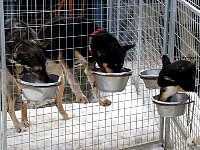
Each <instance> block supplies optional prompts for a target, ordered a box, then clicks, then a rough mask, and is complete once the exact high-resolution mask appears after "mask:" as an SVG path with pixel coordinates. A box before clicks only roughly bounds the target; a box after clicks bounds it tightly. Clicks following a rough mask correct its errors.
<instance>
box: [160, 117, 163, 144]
mask: <svg viewBox="0 0 200 150" xmlns="http://www.w3.org/2000/svg"><path fill="white" fill-rule="evenodd" d="M163 132H164V117H160V134H159V141H160V142H161V143H162V144H164V143H163V142H164V139H163Z"/></svg>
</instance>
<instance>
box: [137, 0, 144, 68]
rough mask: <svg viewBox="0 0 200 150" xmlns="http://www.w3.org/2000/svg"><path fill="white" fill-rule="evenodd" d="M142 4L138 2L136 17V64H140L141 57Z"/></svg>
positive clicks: (140, 1) (140, 0) (141, 0)
mask: <svg viewBox="0 0 200 150" xmlns="http://www.w3.org/2000/svg"><path fill="white" fill-rule="evenodd" d="M142 3H143V0H139V2H138V4H139V15H138V45H137V49H138V50H137V60H138V61H137V62H140V57H141V49H142V48H141V44H142ZM138 68H140V63H138Z"/></svg>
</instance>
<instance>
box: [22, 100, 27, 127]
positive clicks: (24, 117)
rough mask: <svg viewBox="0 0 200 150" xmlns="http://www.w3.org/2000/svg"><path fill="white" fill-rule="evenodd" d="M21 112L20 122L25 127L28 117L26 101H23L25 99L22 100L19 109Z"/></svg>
mask: <svg viewBox="0 0 200 150" xmlns="http://www.w3.org/2000/svg"><path fill="white" fill-rule="evenodd" d="M21 114H22V120H21V123H22V124H23V125H24V126H25V127H29V122H28V118H27V101H25V100H22V110H21Z"/></svg>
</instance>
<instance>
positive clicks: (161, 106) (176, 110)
mask: <svg viewBox="0 0 200 150" xmlns="http://www.w3.org/2000/svg"><path fill="white" fill-rule="evenodd" d="M158 97H159V95H156V96H153V102H154V103H155V104H156V107H157V110H158V114H159V115H160V116H162V117H178V116H181V115H183V114H184V113H185V110H186V106H187V104H189V103H191V101H189V99H190V97H189V96H188V95H187V94H185V93H177V94H176V95H174V96H173V97H172V98H171V99H170V102H163V101H158Z"/></svg>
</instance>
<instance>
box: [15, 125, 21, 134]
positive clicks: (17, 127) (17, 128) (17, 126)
mask: <svg viewBox="0 0 200 150" xmlns="http://www.w3.org/2000/svg"><path fill="white" fill-rule="evenodd" d="M15 130H16V132H18V133H20V132H22V124H21V123H18V124H17V125H15Z"/></svg>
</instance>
